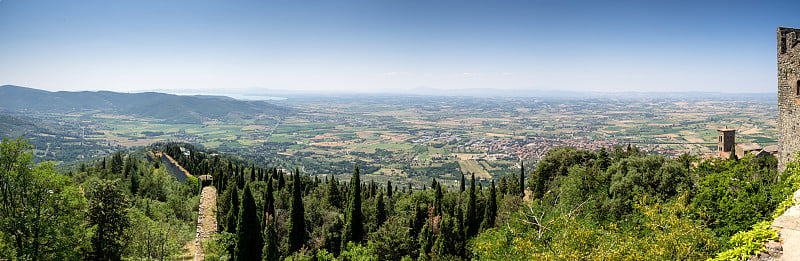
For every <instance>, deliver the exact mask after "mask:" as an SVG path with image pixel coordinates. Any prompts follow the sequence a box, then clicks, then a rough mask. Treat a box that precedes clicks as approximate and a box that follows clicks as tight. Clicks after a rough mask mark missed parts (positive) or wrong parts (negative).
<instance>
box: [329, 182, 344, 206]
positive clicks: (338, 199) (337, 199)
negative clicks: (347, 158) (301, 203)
mask: <svg viewBox="0 0 800 261" xmlns="http://www.w3.org/2000/svg"><path fill="white" fill-rule="evenodd" d="M327 192H328V194H327V197H328V204H330V205H331V206H333V207H334V208H337V209H339V208H342V193H341V192H340V191H339V181H338V180H336V177H332V178H331V180H330V181H328V191H327Z"/></svg>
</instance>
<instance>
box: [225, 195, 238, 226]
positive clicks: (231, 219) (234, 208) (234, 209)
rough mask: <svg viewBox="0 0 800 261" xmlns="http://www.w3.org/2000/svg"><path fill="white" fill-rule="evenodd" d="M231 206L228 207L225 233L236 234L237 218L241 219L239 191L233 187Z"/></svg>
mask: <svg viewBox="0 0 800 261" xmlns="http://www.w3.org/2000/svg"><path fill="white" fill-rule="evenodd" d="M228 189H230V190H231V204H230V205H228V215H227V216H225V231H226V232H228V233H231V234H236V225H237V223H238V222H237V218H238V217H239V190H238V189H236V186H233V185H231V186H230V187H229V188H228Z"/></svg>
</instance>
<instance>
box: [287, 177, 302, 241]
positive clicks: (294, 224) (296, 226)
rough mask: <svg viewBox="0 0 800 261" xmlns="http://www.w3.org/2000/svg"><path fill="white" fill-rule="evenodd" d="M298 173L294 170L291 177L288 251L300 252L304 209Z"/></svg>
mask: <svg viewBox="0 0 800 261" xmlns="http://www.w3.org/2000/svg"><path fill="white" fill-rule="evenodd" d="M299 172H300V171H299V170H298V169H295V172H294V175H292V181H293V182H292V206H291V216H290V219H291V220H290V223H289V251H287V254H288V253H292V252H294V251H297V250H300V248H302V247H303V243H304V242H305V239H306V220H305V216H304V215H305V208H304V207H303V194H302V191H303V182H302V181H301V180H300V173H299Z"/></svg>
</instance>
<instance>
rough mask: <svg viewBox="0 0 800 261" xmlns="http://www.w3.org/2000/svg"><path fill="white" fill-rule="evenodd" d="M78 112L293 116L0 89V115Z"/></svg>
mask: <svg viewBox="0 0 800 261" xmlns="http://www.w3.org/2000/svg"><path fill="white" fill-rule="evenodd" d="M81 111H97V112H102V113H113V114H124V115H133V116H139V117H148V118H156V119H162V120H163V121H164V122H165V123H200V122H203V121H208V120H225V119H247V118H253V117H259V116H269V117H274V116H285V115H288V114H291V113H292V110H291V109H289V108H285V107H281V106H277V105H274V104H271V103H268V102H264V101H241V100H235V99H232V98H227V97H220V96H181V95H174V94H166V93H156V92H144V93H120V92H110V91H81V92H66V91H59V92H50V91H45V90H38V89H33V88H27V87H21V86H14V85H3V86H0V112H6V113H12V114H14V113H21V114H29V113H52V112H57V113H69V112H81Z"/></svg>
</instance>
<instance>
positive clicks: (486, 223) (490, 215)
mask: <svg viewBox="0 0 800 261" xmlns="http://www.w3.org/2000/svg"><path fill="white" fill-rule="evenodd" d="M495 217H497V192H496V190H495V188H494V180H492V187H491V188H489V201H488V202H486V210H484V212H483V222H482V223H481V230H485V229H489V228H492V227H494V218H495Z"/></svg>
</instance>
